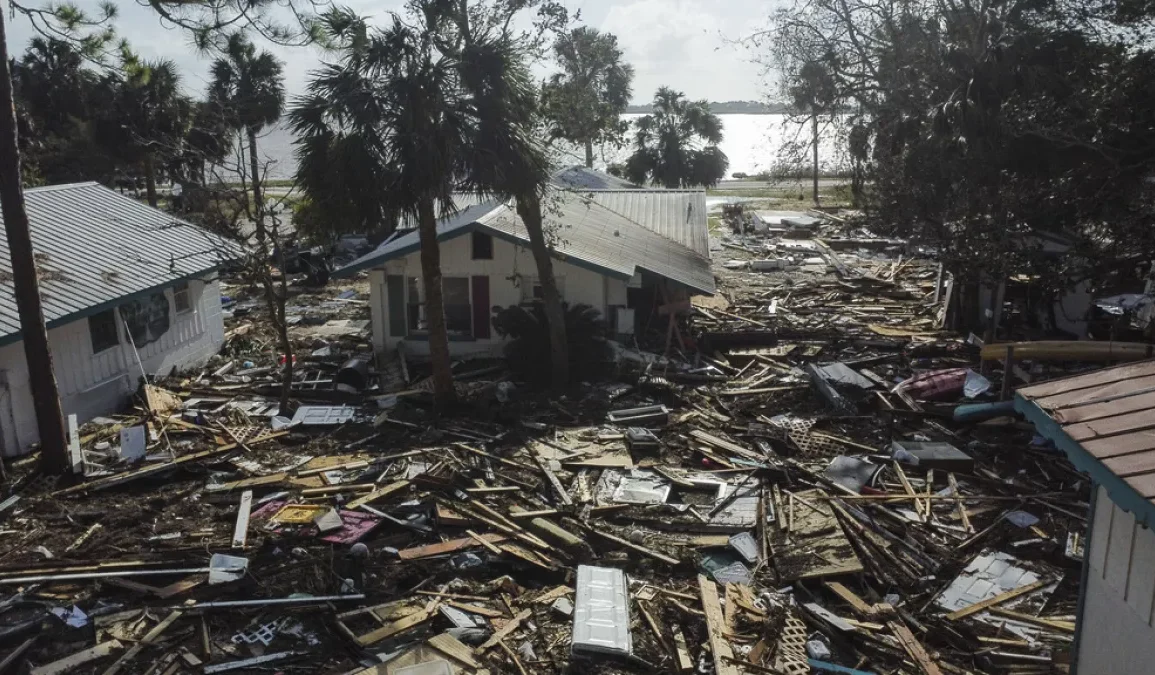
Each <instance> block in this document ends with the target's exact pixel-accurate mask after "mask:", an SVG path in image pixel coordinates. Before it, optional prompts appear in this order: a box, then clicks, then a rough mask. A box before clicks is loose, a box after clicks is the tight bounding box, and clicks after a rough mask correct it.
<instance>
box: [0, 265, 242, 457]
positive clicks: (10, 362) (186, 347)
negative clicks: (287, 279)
mask: <svg viewBox="0 0 1155 675" xmlns="http://www.w3.org/2000/svg"><path fill="white" fill-rule="evenodd" d="M189 293H190V302H191V303H192V309H191V310H190V311H188V312H182V313H180V314H175V311H176V309H175V305H174V304H173V299H172V289H171V288H170V289H168V290H166V291H165V294H166V295H167V296H168V299H169V308H170V312H173V315H172V316H170V318H171V322H170V325H169V329H168V331H167V332H165V334H164V335H162V336H161V337H160V339H158V340H156V341H155V342H152V343H150V344H148V345H145V346H144V347H143V348H142V349H141V350H140V360H141V362H142V363H143V365H144V370H145V372H147V373H149V374H150V375H154V374H160V375H167V374H168V373H169V372H171V371H172V370H174V369H176V368H185V367H189V366H193V365H196V364H199V363H203V362H205V361H207V360H208V359H209V358H210V357H211V356H213V355H214V354H216V353H217V351H218V350H219V349H220V346H221V344H222V343H223V342H224V321H223V318H222V316H221V294H220V286H219V285H218V284H217V281H216V280H215V279H214V280H212V281H209V282H207V283H206V282H201V281H190V282H189ZM117 323H118V330H119V334H120V345H119V346H117V347H113V348H111V349H106V350H104V351H102V352H100V353H99V354H93V353H92V339H91V337H90V335H89V331H88V319H80V320H78V321H73V322H71V323H68V324H66V325H64V326H60V327H57V328H53V329H52V330H50V331H48V344H49V347H50V348H51V350H52V365H53V370H54V372H55V373H56V383H57V386H58V387H59V389H60V398H61V405H62V407H63V409H64V414H65V415H70V414H74V415H76V416H77V417H78V418H79V420H80V421H81V422H83V421H86V420H89V419H91V418H93V417H96V416H97V415H105V414H109V413H112V412H115V411H117V410H119V409H120V408H121V407H122V406H123V405H124V403H125V401H126V399H127V397H128V396H129V395H131V394H132V393H133V392H134V391H135V390H136V387H137V385H138V384H139V383H140V366H139V365H138V364H137V360H136V355H135V353H134V352H133V348H132V346H131V344H130V343H129V340H128V336H127V334H126V333H125V329H124V325H123V323H120V322H119V321H118V322H117ZM5 382H6V383H7V387H8V394H7V398H5V393H4V387H3V384H4V383H5ZM0 433H2V440H3V450H4V454H5V455H8V456H12V455H16V454H20V453H22V452H23V451H24V450H26V449H27V447H28V446H29V445H30V444H31V443H35V442H36V441H37V440H39V438H40V436H39V432H38V431H37V428H36V415H35V409H34V407H33V405H32V390H31V388H30V385H29V383H28V367H27V363H26V362H25V360H24V345H23V344H22V343H20V342H17V343H14V344H10V345H5V346H4V347H0Z"/></svg>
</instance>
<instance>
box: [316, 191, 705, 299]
mask: <svg viewBox="0 0 1155 675" xmlns="http://www.w3.org/2000/svg"><path fill="white" fill-rule="evenodd" d="M557 194H558V195H559V198H558V201H557V204H556V208H553V207H554V205H553V204H551V205H550V208H548V209H547V213H546V223H545V226H546V228H547V229H550V230H552V231H553V234H554V235H555V238H556V241H557V243H556V245H555V248H554V254H555V256H556V257H557V258H558V259H560V260H564V261H566V262H569V263H572V264H575V265H579V266H584V267H588V268H590V269H593V270H595V271H597V272H599V273H601V274H606V275H608V276H613V277H616V278H619V279H630V278H632V277H633V276H634V274H635V273H636V272H638V271H639V270H642V271H645V272H649V273H651V274H655V275H658V276H661V277H664V278H666V279H670V280H671V281H675V282H678V283H680V284H683V285H685V286H687V287H689V288H690V289H692V290H694V291H696V292H699V293H706V294H712V293H713V292H714V275H713V272H712V271H711V269H710V259H709V257H707V256H704V255H702V254H700V253H697V252H696V251H694V250H692V249H690V248H689V247H687V246H683V245H682V244H679V243H677V242H675V241H672V240H671V239H668V238H666V237H664V236H662V235H660V234H658V233H657V232H654V231H652V230H650V229H647V228H646V227H644V226H642V225H640V224H638V223H636V222H634V221H632V220H630V219H629V218H627V217H625V216H623V215H621V214H619V213H616V212H614V211H611V210H610V209H608V208H606V207H604V206H602V205H600V204H599V203H597V201H596V199H591V198H588V197H586V196H584V195H583V194H582V193H578V192H568V191H559V192H558V193H557ZM475 230H476V231H480V232H485V233H487V234H490V235H492V236H495V237H498V238H500V239H505V240H507V241H511V242H513V243H516V244H518V245H521V246H528V245H529V235H528V234H527V233H526V231H525V226H524V225H523V224H522V222H521V219H520V218H519V217H518V216H517V213H516V212H515V210H514V209H513V208H511V207H509V206H507V205H504V204H488V205H485V204H483V205H477V206H471V207H468V208H466V209H465V210H464V211H461V212H459V213H458V214H456V215H455V216H452V217H450V218H444V219H442V220H441V221H440V222H439V223H438V226H437V231H438V239H439V240H440V241H446V240H448V239H453V238H455V237H459V236H461V235H464V234H466V233H468V232H472V231H475ZM420 248H421V244H420V240H419V237H418V233H417V232H406V233H405V234H402V235H401V236H398V237H396V238H394V239H391V240H389V241H387V242H385V243H384V244H382V245H381V246H379V247H378V248H377V249H376V250H375V251H373V252H371V253H369V254H367V255H365V256H362V257H361V258H359V259H357V260H355V261H353V262H352V263H350V264H349V265H346V266H345V267H343V268H341V269H339V270H337V272H336V273H335V275H336V276H338V277H340V276H349V275H351V274H353V273H355V272H357V271H360V270H362V269H366V268H369V267H375V266H378V265H381V264H383V263H385V262H387V261H389V260H394V259H396V258H401V257H404V256H406V255H409V254H410V253H413V252H414V251H418V250H420Z"/></svg>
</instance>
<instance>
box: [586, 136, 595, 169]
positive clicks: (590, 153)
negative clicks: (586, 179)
mask: <svg viewBox="0 0 1155 675" xmlns="http://www.w3.org/2000/svg"><path fill="white" fill-rule="evenodd" d="M586 168H587V169H592V168H594V142H593V141H591V140H590V139H588V138H587V139H586Z"/></svg>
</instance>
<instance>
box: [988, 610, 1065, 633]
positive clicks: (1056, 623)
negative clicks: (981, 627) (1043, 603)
mask: <svg viewBox="0 0 1155 675" xmlns="http://www.w3.org/2000/svg"><path fill="white" fill-rule="evenodd" d="M987 611H988V612H989V613H991V614H994V615H995V616H1001V617H1003V618H1004V619H1013V620H1015V621H1021V622H1023V623H1029V624H1031V625H1033V626H1040V627H1042V628H1050V629H1051V630H1057V631H1060V632H1063V633H1074V632H1075V622H1073V621H1060V620H1058V619H1047V618H1044V617H1041V616H1034V615H1031V614H1023V613H1022V612H1012V611H1011V610H1009V609H1003V608H1001V607H991V608H990V609H988V610H987Z"/></svg>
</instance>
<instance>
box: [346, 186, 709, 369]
mask: <svg viewBox="0 0 1155 675" xmlns="http://www.w3.org/2000/svg"><path fill="white" fill-rule="evenodd" d="M582 172H587V173H589V174H591V175H593V177H594V178H597V177H598V176H599V174H597V172H589V171H588V170H585V169H582V170H581V171H578V172H576V173H577V174H578V176H577V178H579V179H580V178H582V177H583V176H585V174H584V173H582ZM574 173H575V170H572V169H571V170H567V172H565V174H566V175H567V176H568V177H569V178H571V179H572V178H573V176H572V175H571V174H574ZM559 175H560V174H559ZM586 177H588V176H586ZM607 178H610V177H608V176H607ZM615 180H616V179H615ZM555 184H560V185H573V184H574V183H572V182H571V181H570V180H567V181H565V183H563V182H562V181H561V180H559V179H558V178H555ZM588 184H589V182H588V181H581V182H579V183H577V185H578V186H580V187H577V188H574V189H559V190H556V191H554V192H553V193H551V196H550V197H549V198H547V205H546V208H545V209H544V210H545V211H546V214H545V220H546V222H545V226H546V229H547V237H549V238H551V240H552V241H553V251H554V257H555V259H556V262H555V264H554V275H555V277H556V278H557V282H558V286H559V289H560V290H561V293H562V297H563V299H564V300H565V302H567V303H568V304H570V305H576V304H586V305H590V306H592V307H594V308H596V309H597V310H598V311H600V312H601V314H602V316H603V317H604V318H605V320H606V321H607V322H608V323H609V324H610V325H611V327H612V329H613V330H614V332H617V333H632V332H633V331H634V327H635V325H643V326H644V325H645V323H646V322H647V321H649V320H651V319H653V318H655V317H656V310H657V307H659V306H661V305H674V304H676V303H680V302H682V303H684V301H686V300H688V299H689V296H691V295H712V294H713V293H714V275H713V272H712V271H711V268H710V256H709V234H708V225H707V212H706V200H705V192H704V191H701V190H648V189H636V188H630V189H625V188H622V187H621V186H620V185H617V184H613V187H612V189H600V188H598V189H590V188H588V187H586V185H588ZM438 239H439V241H440V242H441V269H442V288H443V292H444V296H445V314H446V322H447V324H448V328H449V332H450V350H451V352H453V353H454V354H455V355H468V354H474V353H476V354H485V353H489V354H493V353H497V352H499V351H500V348H501V346H502V343H503V340H502V339H501V338H500V336H498V335H496V334H495V332H494V331H493V327H492V324H491V320H492V317H493V310H494V308H496V307H508V306H511V305H522V304H529V303H532V302H534V301H535V300H537V299H539V298H540V294H541V287H540V285H539V284H538V279H537V266H536V264H535V263H534V260H533V255H532V253H531V252H530V249H529V236H528V234H527V233H526V230H525V226H524V225H523V224H522V222H521V219H520V218H519V217H518V215H517V212H516V210H515V209H514V207H513V205H512V204H500V203H496V202H489V203H482V204H474V205H471V206H467V207H464V208H463V209H462V210H460V211H458V212H457V213H455V214H452V215H449V216H447V217H444V218H442V220H441V221H440V222H439V223H438ZM362 270H369V279H370V289H371V299H370V304H371V314H372V327H373V343H374V347H375V349H376V351H377V352H378V353H379V354H386V353H390V352H392V351H394V350H396V349H398V348H399V347H400V346H402V345H404V349H405V353H406V354H410V355H414V356H424V355H427V354H428V338H427V333H426V326H425V314H424V311H425V305H424V293H425V292H424V287H423V284H422V279H421V276H422V274H421V260H420V241H419V237H418V233H417V232H416V231H414V230H409V231H404V232H398V233H397V234H395V235H394V237H392V238H390V239H389V240H387V241H386V242H384V243H383V244H381V245H380V246H379V247H378V248H377V249H376V250H374V251H372V252H370V253H368V254H366V255H365V256H362V257H361V258H359V259H358V260H355V261H354V262H352V263H350V264H349V265H347V266H345V267H344V268H342V269H340V270H338V271H337V272H336V273H335V276H338V277H342V276H345V277H347V276H350V275H352V274H355V273H357V272H359V271H362ZM666 320H667V319H666V318H665V317H664V316H663V317H662V321H666Z"/></svg>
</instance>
